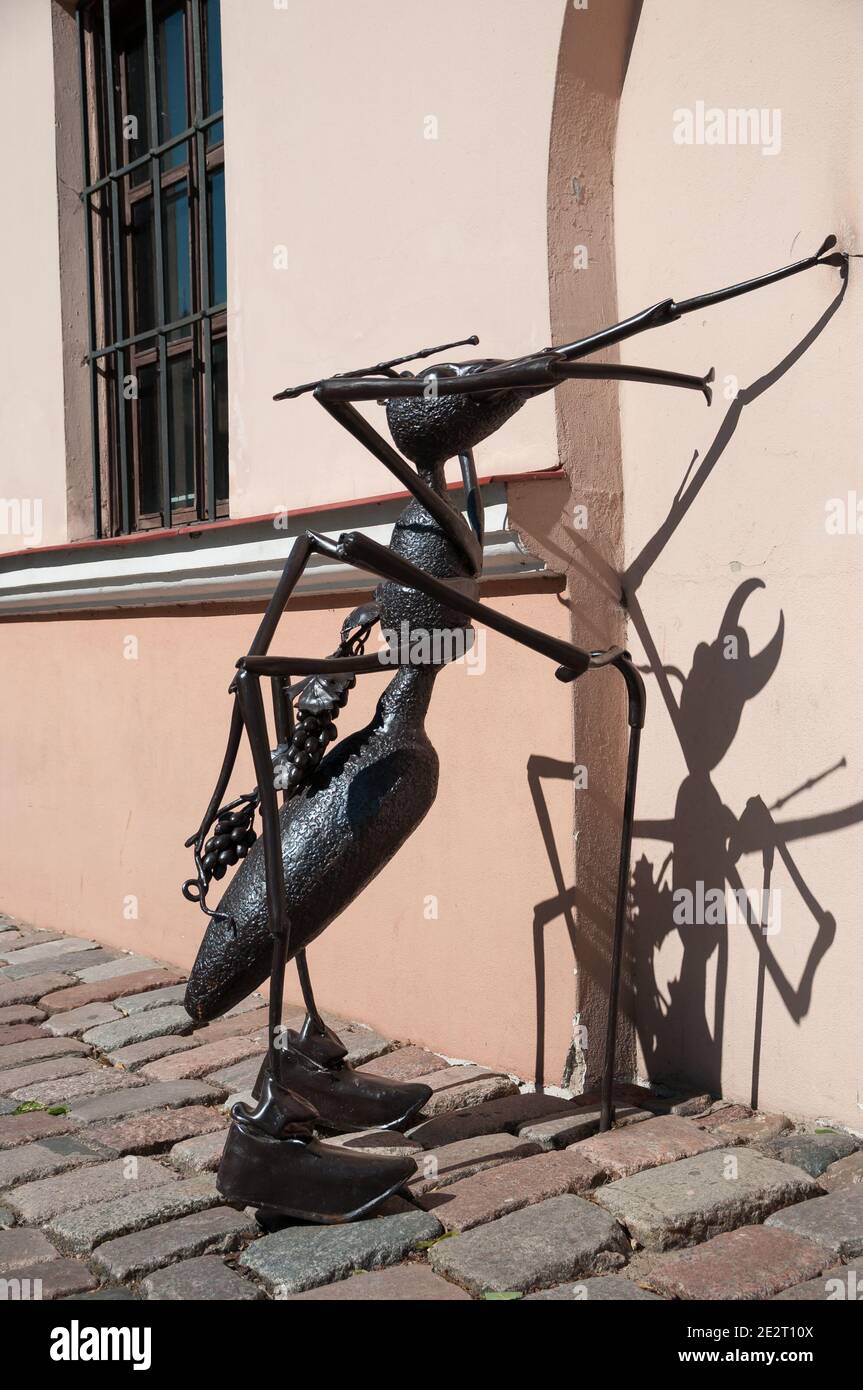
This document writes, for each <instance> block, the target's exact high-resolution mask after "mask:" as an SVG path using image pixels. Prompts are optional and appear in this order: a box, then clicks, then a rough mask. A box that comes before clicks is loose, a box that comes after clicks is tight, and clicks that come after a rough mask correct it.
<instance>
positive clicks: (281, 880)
mask: <svg viewBox="0 0 863 1390" xmlns="http://www.w3.org/2000/svg"><path fill="white" fill-rule="evenodd" d="M236 687H237V703H238V705H239V708H240V713H241V715H242V717H243V723H244V724H245V726H246V733H247V735H248V739H249V744H250V746H251V750H252V760H253V762H254V766H255V778H256V780H257V783H258V793H259V795H260V806H261V820H262V823H263V832H262V834H263V841H264V869H265V874H266V887H267V916H268V919H269V924H270V931H271V933H272V936H273V964H272V973H271V977H270V1011H269V1025H270V1038H269V1050H268V1055H269V1058H270V1064H271V1068H272V1074H273V1075H276V1074H277V1072H276V1066H277V1056H276V1054H277V1053H278V1052H279V1051H280V1050H281V1049H280V1048H279V1044H278V1043H277V1041H276V1040H277V1038H279V1037H280V1028H281V1022H282V1000H283V997H284V984H285V964H286V962H287V959H288V955H289V953H290V940H289V937H290V923H289V920H288V904H287V895H286V892H285V876H284V871H283V868H282V840H281V833H280V825H279V803H278V801H277V799H276V789H275V785H274V782H273V765H272V760H271V756H270V740H269V735H268V733H267V719H266V715H265V713H264V700H263V696H262V694H261V682H260V678H259V677H258V676H254V675H252V674H251V672H249V671H240V672H239V674H238V675H237V678H236Z"/></svg>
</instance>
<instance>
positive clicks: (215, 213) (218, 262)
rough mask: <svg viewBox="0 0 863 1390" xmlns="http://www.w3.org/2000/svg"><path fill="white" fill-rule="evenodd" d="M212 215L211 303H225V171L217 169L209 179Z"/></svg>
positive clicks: (226, 281) (209, 205)
mask: <svg viewBox="0 0 863 1390" xmlns="http://www.w3.org/2000/svg"><path fill="white" fill-rule="evenodd" d="M207 190H208V198H207V202H208V208H209V215H210V303H211V304H224V303H225V300H226V299H227V297H228V266H227V258H226V248H225V171H224V169H217V170H216V171H215V172H214V173H213V174H210V176H209V178H208V179H207Z"/></svg>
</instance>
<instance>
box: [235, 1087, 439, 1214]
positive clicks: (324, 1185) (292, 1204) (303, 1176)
mask: <svg viewBox="0 0 863 1390" xmlns="http://www.w3.org/2000/svg"><path fill="white" fill-rule="evenodd" d="M231 1113H232V1120H233V1123H232V1124H231V1128H230V1129H229V1131H228V1138H227V1141H226V1143H225V1148H224V1151H223V1153H222V1159H221V1162H220V1164H219V1170H218V1173H217V1174H216V1187H217V1188H218V1190H219V1192H220V1193H221V1195H222V1196H223V1197H224V1199H225V1201H226V1202H229V1203H231V1204H232V1205H233V1206H243V1207H259V1208H263V1209H265V1210H266V1212H267V1213H268V1214H273V1213H277V1214H278V1215H280V1216H287V1217H291V1218H294V1219H295V1220H300V1221H313V1222H318V1223H320V1224H324V1225H329V1224H332V1223H334V1222H341V1221H355V1220H357V1218H359V1217H361V1216H368V1215H369V1214H370V1213H371V1212H373V1211H374V1210H375V1209H376V1208H377V1207H379V1206H380V1205H381V1203H383V1202H385V1201H386V1200H387V1198H388V1197H391V1196H392V1195H393V1194H394V1193H395V1192H397V1191H398V1190H399V1188H400V1187H402V1186H403V1185H404V1183H405V1182H407V1181H408V1179H409V1178H411V1177H413V1175H414V1174H415V1172H416V1171H417V1169H416V1164H415V1163H414V1161H413V1159H412V1158H395V1157H389V1156H385V1155H377V1154H358V1153H353V1152H351V1151H350V1150H347V1149H339V1148H335V1147H333V1146H332V1145H328V1144H322V1143H320V1141H319V1140H317V1139H315V1138H313V1136H312V1130H311V1127H310V1125H309V1123H308V1121H309V1119H314V1112H313V1111H311V1109H310V1107H309V1106H306V1105H305V1104H304V1103H303V1102H302V1101H301V1100H299V1098H297V1097H291V1096H290V1095H289V1093H288V1092H286V1091H284V1090H283V1088H282V1087H280V1086H278V1085H276V1084H274V1083H273V1081H272V1078H270V1077H269V1076H268V1077H267V1078H266V1081H265V1084H264V1087H263V1092H262V1100H261V1103H260V1104H259V1105H258V1106H257V1108H256V1109H255V1110H254V1111H253V1110H250V1109H249V1107H248V1106H246V1105H243V1104H242V1103H239V1104H237V1105H235V1106H234V1108H233V1111H232V1112H231ZM268 1130H269V1131H271V1132H268ZM272 1131H275V1132H272Z"/></svg>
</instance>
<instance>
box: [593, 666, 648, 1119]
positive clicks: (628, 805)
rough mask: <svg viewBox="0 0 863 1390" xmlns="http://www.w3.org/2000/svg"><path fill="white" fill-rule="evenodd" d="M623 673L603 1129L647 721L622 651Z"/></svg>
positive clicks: (637, 679) (610, 1109) (640, 684)
mask: <svg viewBox="0 0 863 1390" xmlns="http://www.w3.org/2000/svg"><path fill="white" fill-rule="evenodd" d="M613 664H614V665H615V666H616V667H617V668H618V670H619V671H620V672H621V673H622V675H623V677H624V679H625V681H626V687H627V695H628V706H629V707H628V722H629V751H628V754H627V759H626V791H625V793H624V800H623V823H622V826H621V832H620V858H619V861H618V868H617V897H616V900H615V909H614V931H613V935H612V942H611V966H610V970H609V980H608V1015H607V1020H606V1033H605V1056H604V1058H603V1066H602V1082H601V1086H600V1111H599V1113H600V1120H599V1128H600V1132H602V1131H604V1130H607V1129H610V1128H611V1125H612V1124H613V1123H614V1099H613V1095H614V1066H615V1057H616V1052H617V1018H618V1012H619V1005H620V976H621V971H622V965H623V938H624V933H625V931H626V910H627V905H628V900H629V861H630V855H631V852H632V822H633V817H634V814H635V789H636V782H637V778H638V752H639V747H640V743H641V730H642V727H643V725H644V710H645V704H646V697H645V690H644V681H643V680H642V679H641V675H640V674H639V672H638V671H637V670H636V669H635V667H634V666H633V664H632V662H631V661H630V659H629V657H628V656H627V654H626V653H625V652H624V653H621V655H620V656H619V657H618V658H617V660H616V661H615V662H614V663H613Z"/></svg>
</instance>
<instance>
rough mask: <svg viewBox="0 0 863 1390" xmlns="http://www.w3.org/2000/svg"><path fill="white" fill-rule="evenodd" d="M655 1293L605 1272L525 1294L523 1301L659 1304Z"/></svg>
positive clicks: (658, 1297)
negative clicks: (593, 1276)
mask: <svg viewBox="0 0 863 1390" xmlns="http://www.w3.org/2000/svg"><path fill="white" fill-rule="evenodd" d="M662 1301H663V1300H662V1299H661V1298H660V1296H659V1294H657V1293H651V1291H650V1290H649V1289H643V1288H642V1287H641V1285H640V1284H636V1283H635V1281H634V1280H632V1279H621V1278H620V1277H619V1276H618V1275H616V1274H606V1275H605V1277H604V1278H599V1279H579V1280H577V1281H576V1282H575V1283H568V1284H555V1286H554V1288H551V1289H542V1290H541V1291H540V1292H539V1293H529V1294H526V1295H525V1298H524V1302H525V1303H590V1302H593V1303H597V1302H600V1303H612V1302H613V1303H661V1302H662Z"/></svg>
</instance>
